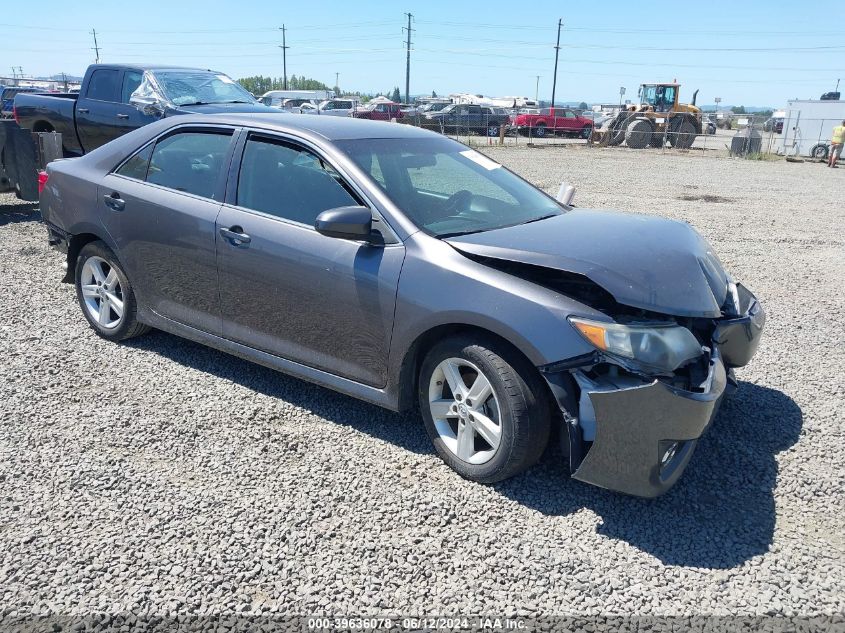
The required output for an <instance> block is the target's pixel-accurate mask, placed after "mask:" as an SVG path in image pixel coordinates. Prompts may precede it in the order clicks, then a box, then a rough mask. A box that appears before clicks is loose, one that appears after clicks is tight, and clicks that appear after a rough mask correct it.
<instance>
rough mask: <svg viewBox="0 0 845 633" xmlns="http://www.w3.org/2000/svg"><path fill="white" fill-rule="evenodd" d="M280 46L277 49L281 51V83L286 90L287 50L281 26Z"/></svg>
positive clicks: (283, 26) (283, 28)
mask: <svg viewBox="0 0 845 633" xmlns="http://www.w3.org/2000/svg"><path fill="white" fill-rule="evenodd" d="M280 30H281V31H282V45H281V46H280V47H279V48H281V49H282V72H283V73H284V75H283V79H282V81H283V82H284V83H283V85H284V88H283V89H284V90H287V89H288V48H290V47H289V46H288V45H287V42H286V41H285V25H284V24H282V28H281V29H280Z"/></svg>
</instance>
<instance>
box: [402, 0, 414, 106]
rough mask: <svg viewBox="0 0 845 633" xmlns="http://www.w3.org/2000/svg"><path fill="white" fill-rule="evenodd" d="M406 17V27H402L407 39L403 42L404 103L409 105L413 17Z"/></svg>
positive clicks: (409, 15)
mask: <svg viewBox="0 0 845 633" xmlns="http://www.w3.org/2000/svg"><path fill="white" fill-rule="evenodd" d="M405 15H407V16H408V26H407V27H403V28H406V30H407V31H408V39H407V41H406V42H405V103H411V97H410V95H409V94H408V93H409V92H410V91H411V31H413V30H415V29H412V28H411V18H413V17H414V16H413V15H411V13H410V12H408V13H406V14H405Z"/></svg>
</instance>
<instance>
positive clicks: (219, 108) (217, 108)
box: [174, 103, 283, 114]
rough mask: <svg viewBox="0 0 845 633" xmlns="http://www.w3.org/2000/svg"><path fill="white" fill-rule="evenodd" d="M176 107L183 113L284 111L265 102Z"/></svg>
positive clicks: (277, 112)
mask: <svg viewBox="0 0 845 633" xmlns="http://www.w3.org/2000/svg"><path fill="white" fill-rule="evenodd" d="M174 109H175V110H176V111H177V112H179V113H181V114H225V113H230V112H263V113H264V114H267V113H268V112H275V113H276V114H281V113H283V111H282V110H280V109H279V108H271V107H270V106H266V105H264V104H263V103H203V104H201V105H183V106H176V107H175V108H174Z"/></svg>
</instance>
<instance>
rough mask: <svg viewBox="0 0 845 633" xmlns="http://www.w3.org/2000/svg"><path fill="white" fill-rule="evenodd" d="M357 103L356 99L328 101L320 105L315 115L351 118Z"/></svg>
mask: <svg viewBox="0 0 845 633" xmlns="http://www.w3.org/2000/svg"><path fill="white" fill-rule="evenodd" d="M358 103H359V102H358V100H357V99H328V100H327V101H323V102H322V103H321V104H320V106H319V107H318V108H317V113H318V114H326V115H329V116H352V113H353V112H355V108H356V107H358Z"/></svg>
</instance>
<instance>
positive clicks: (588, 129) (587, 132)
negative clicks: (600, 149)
mask: <svg viewBox="0 0 845 633" xmlns="http://www.w3.org/2000/svg"><path fill="white" fill-rule="evenodd" d="M592 134H593V127H592V126H591V125H585V126H584V127H582V128H581V133H580V134H579V135H578V136H580V137H581V138H583V139H588V138H590V136H591V135H592Z"/></svg>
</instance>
